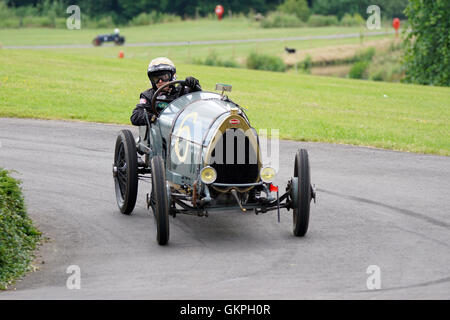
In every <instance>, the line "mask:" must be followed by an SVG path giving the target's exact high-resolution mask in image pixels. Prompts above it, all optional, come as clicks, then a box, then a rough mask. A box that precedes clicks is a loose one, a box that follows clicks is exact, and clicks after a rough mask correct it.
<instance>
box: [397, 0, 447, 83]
mask: <svg viewBox="0 0 450 320" xmlns="http://www.w3.org/2000/svg"><path fill="white" fill-rule="evenodd" d="M405 13H406V15H407V16H408V21H409V24H410V26H411V29H412V31H411V32H410V33H409V34H408V35H407V36H406V39H405V42H406V45H407V47H408V48H407V51H406V54H405V67H406V81H408V82H413V83H418V84H429V85H437V86H450V37H449V30H450V1H448V0H435V1H432V0H410V1H409V4H408V6H407V8H406V10H405Z"/></svg>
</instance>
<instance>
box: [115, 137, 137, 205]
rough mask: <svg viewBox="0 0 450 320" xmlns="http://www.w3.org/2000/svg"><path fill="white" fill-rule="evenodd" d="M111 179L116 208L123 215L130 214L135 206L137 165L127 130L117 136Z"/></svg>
mask: <svg viewBox="0 0 450 320" xmlns="http://www.w3.org/2000/svg"><path fill="white" fill-rule="evenodd" d="M113 177H114V184H115V190H116V200H117V206H118V207H119V210H120V212H122V213H123V214H130V213H131V212H132V211H133V209H134V206H135V205H136V198H137V190H138V165H137V151H136V143H135V141H134V138H133V134H132V133H131V131H129V130H122V131H120V133H119V135H118V136H117V140H116V148H115V152H114V164H113Z"/></svg>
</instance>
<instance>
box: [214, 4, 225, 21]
mask: <svg viewBox="0 0 450 320" xmlns="http://www.w3.org/2000/svg"><path fill="white" fill-rule="evenodd" d="M215 12H216V15H217V18H218V19H219V20H222V16H223V12H224V10H223V7H222V6H221V5H220V4H218V5H217V6H216V10H215Z"/></svg>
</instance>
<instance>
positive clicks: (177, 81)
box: [151, 80, 185, 115]
mask: <svg viewBox="0 0 450 320" xmlns="http://www.w3.org/2000/svg"><path fill="white" fill-rule="evenodd" d="M178 83H180V84H181V89H180V91H179V92H178V94H177V96H176V98H175V99H178V98H179V97H181V96H182V95H183V94H184V84H185V81H184V80H174V81H170V82H167V83H166V84H165V85H163V86H161V87H160V88H159V89H158V90H156V92H155V93H154V94H153V98H152V103H151V108H152V111H153V114H156V115H157V114H158V111H157V110H156V100H158V101H162V102H172V101H173V100H174V99H161V98H160V99H158V95H159V94H160V93H161V91H162V90H163V89H164V88H165V87H168V86H172V85H175V84H178Z"/></svg>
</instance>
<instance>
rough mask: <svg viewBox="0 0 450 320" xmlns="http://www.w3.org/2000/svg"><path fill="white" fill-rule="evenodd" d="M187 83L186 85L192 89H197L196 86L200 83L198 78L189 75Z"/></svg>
mask: <svg viewBox="0 0 450 320" xmlns="http://www.w3.org/2000/svg"><path fill="white" fill-rule="evenodd" d="M184 82H185V83H186V86H188V87H189V88H191V89H195V87H196V86H198V85H200V83H199V82H198V80H197V79H195V78H194V77H187V78H186V80H185V81H184Z"/></svg>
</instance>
